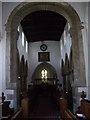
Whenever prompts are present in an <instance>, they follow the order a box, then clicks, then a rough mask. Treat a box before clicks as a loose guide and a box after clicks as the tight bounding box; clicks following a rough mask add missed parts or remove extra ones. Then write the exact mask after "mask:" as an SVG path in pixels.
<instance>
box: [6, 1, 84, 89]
mask: <svg viewBox="0 0 90 120" xmlns="http://www.w3.org/2000/svg"><path fill="white" fill-rule="evenodd" d="M39 10H49V11H54V12H56V13H59V14H61V15H63V16H64V17H65V18H66V19H67V21H68V22H69V24H70V27H71V28H70V34H71V37H72V52H73V56H72V57H73V64H74V82H75V84H76V86H85V84H86V80H85V63H84V56H83V41H82V32H81V21H80V18H79V16H78V14H77V13H76V11H75V10H74V9H73V8H72V7H71V6H70V5H69V4H68V3H63V2H62V3H49V2H46V3H44V2H43V3H42V2H41V3H33V2H32V3H20V5H18V6H17V7H16V8H15V9H14V10H13V11H12V13H11V14H10V16H9V18H8V21H7V24H6V33H7V34H6V39H7V43H6V44H7V46H8V44H10V48H7V51H6V54H7V58H8V59H10V78H9V79H7V80H8V81H7V82H10V81H11V82H12V83H14V82H15V81H16V79H17V77H16V69H17V68H16V66H15V65H16V61H15V60H14V59H16V58H17V54H16V53H17V51H16V48H17V44H16V43H17V38H18V32H17V27H18V25H19V23H20V22H21V20H22V19H23V18H24V17H25V16H26V15H28V14H30V13H32V12H35V11H39ZM23 11H24V12H23ZM8 41H10V43H9V42H8ZM13 44H14V47H13ZM9 49H10V51H9ZM9 52H10V53H9ZM13 54H14V56H13ZM9 55H10V58H9ZM8 59H7V60H8ZM6 65H7V67H8V62H7V63H6ZM13 67H14V69H13ZM8 68H9V67H8ZM13 73H14V74H15V76H14V77H13V76H12V75H13ZM7 87H8V86H7Z"/></svg>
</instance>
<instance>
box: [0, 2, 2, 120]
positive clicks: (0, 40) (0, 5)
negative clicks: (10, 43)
mask: <svg viewBox="0 0 90 120" xmlns="http://www.w3.org/2000/svg"><path fill="white" fill-rule="evenodd" d="M1 34H2V3H1V2H0V97H1V94H2V39H1V37H2V36H1ZM1 117H2V105H1V99H0V119H1Z"/></svg>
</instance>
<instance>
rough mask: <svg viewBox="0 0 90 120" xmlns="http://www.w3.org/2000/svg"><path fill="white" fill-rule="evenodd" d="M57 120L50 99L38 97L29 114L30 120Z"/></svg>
mask: <svg viewBox="0 0 90 120" xmlns="http://www.w3.org/2000/svg"><path fill="white" fill-rule="evenodd" d="M34 119H35V120H36V119H38V120H59V116H58V112H57V110H56V106H55V104H54V101H53V100H52V97H50V96H39V97H38V100H37V104H36V106H35V107H34V109H33V110H32V111H31V112H30V120H34Z"/></svg>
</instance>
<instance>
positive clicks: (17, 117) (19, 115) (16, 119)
mask: <svg viewBox="0 0 90 120" xmlns="http://www.w3.org/2000/svg"><path fill="white" fill-rule="evenodd" d="M20 119H22V109H21V108H20V110H19V111H18V112H16V113H14V115H13V116H12V117H11V118H10V120H20Z"/></svg>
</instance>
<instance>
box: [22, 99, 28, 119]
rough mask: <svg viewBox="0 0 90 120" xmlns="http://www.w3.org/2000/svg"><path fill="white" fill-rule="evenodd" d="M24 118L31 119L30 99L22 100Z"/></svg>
mask: <svg viewBox="0 0 90 120" xmlns="http://www.w3.org/2000/svg"><path fill="white" fill-rule="evenodd" d="M21 106H22V118H23V119H25V120H28V118H29V98H28V97H26V98H24V99H22V105H21Z"/></svg>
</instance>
